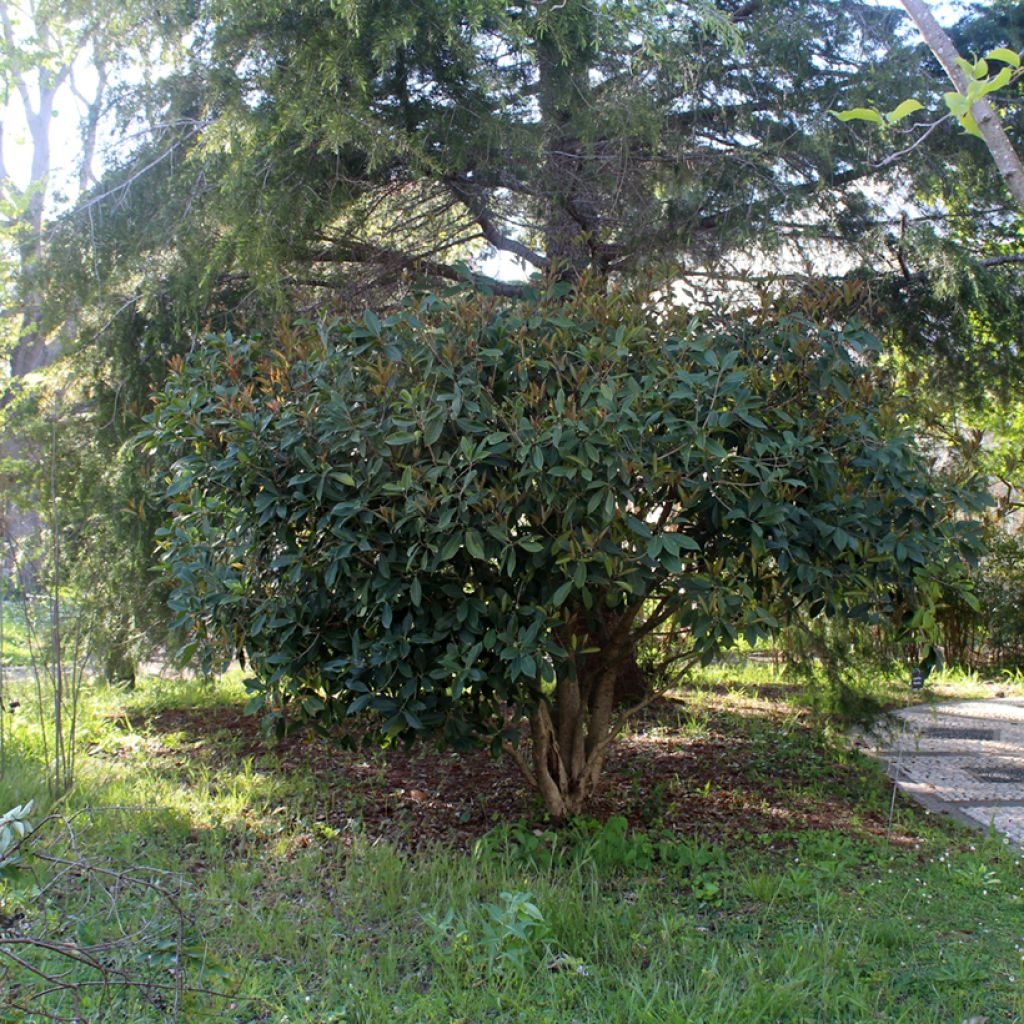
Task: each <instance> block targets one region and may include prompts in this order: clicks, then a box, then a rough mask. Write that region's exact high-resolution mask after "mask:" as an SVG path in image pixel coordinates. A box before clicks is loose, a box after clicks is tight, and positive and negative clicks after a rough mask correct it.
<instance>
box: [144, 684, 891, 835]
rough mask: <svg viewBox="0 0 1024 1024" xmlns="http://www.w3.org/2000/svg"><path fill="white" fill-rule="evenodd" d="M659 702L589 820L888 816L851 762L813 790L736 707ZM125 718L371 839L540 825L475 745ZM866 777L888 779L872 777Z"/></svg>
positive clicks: (185, 717) (508, 774)
mask: <svg viewBox="0 0 1024 1024" xmlns="http://www.w3.org/2000/svg"><path fill="white" fill-rule="evenodd" d="M663 704H664V706H663V707H661V708H654V709H651V710H650V711H649V712H648V714H647V715H646V716H645V718H644V720H643V721H641V722H638V723H635V724H634V729H633V731H632V732H630V733H629V734H628V735H626V736H624V737H622V738H621V739H620V740H619V741H618V742H617V743H616V745H615V746H614V747H613V748H612V750H611V752H610V753H609V756H608V759H607V761H606V765H605V772H604V779H603V784H602V787H601V789H600V791H599V792H598V793H597V795H596V796H595V798H594V800H593V803H592V805H591V807H590V813H591V814H592V815H593V816H594V817H595V818H598V819H601V820H604V819H606V818H607V817H609V816H610V815H612V814H622V815H624V816H625V817H626V818H627V819H628V820H629V821H630V824H631V825H634V826H641V827H655V828H659V829H665V830H667V831H671V832H673V833H676V834H679V835H691V836H694V835H699V836H702V837H703V838H705V839H709V840H714V841H721V840H726V839H733V840H735V839H742V838H743V837H751V836H754V835H759V834H765V833H774V834H779V839H780V840H781V841H786V839H787V838H788V834H789V833H794V832H797V831H805V830H808V829H839V830H842V831H845V832H849V833H850V834H855V835H883V834H884V833H885V831H886V821H885V818H884V816H882V815H881V813H880V812H874V813H872V812H871V811H866V810H865V808H864V806H863V805H860V806H859V805H858V803H859V799H858V798H859V797H860V796H862V795H863V788H864V785H865V777H864V775H863V773H862V772H860V771H858V769H856V768H854V767H850V766H848V765H843V764H836V763H831V762H828V761H827V759H826V760H825V761H824V762H823V763H822V764H821V765H820V766H819V771H818V773H817V775H816V776H815V778H817V779H818V780H820V781H821V782H823V783H825V784H824V785H821V786H818V787H816V788H811V787H809V786H808V777H807V773H806V769H805V768H804V767H802V766H801V764H800V758H799V757H797V758H789V759H788V760H787V759H785V758H783V759H779V761H778V763H776V761H775V760H774V759H771V760H766V758H765V755H764V751H763V747H762V750H761V754H760V757H757V756H753V755H754V753H755V750H754V745H753V743H752V739H751V736H752V734H751V733H749V732H745V731H743V730H738V729H737V728H736V718H737V709H736V708H735V705H734V706H733V708H732V709H730V711H729V712H728V713H723V714H721V715H713V716H712V717H711V719H710V720H709V721H708V723H707V725H706V727H705V728H703V729H701V730H699V731H698V732H697V734H696V735H694V736H688V735H685V734H681V733H680V732H679V731H678V729H677V728H674V727H673V726H666V721H667V718H666V716H665V712H671V716H670V717H671V721H672V723H673V725H674V724H675V723H676V722H677V716H678V713H679V712H678V709H679V705H678V704H677V703H673V702H671V701H665V702H663ZM739 710H740V711H742V712H743V713H745V714H759V715H768V716H771V717H772V718H778V723H777V724H778V727H779V730H780V735H781V734H782V733H783V732H784V731H785V730H788V731H789V732H790V733H792V732H793V731H794V730H806V729H809V725H807V724H806V723H800V722H797V721H796V720H795V719H794V716H793V711H792V709H791V708H787V707H786V706H784V705H767V706H766V705H765V704H764V703H763V702H755V701H752V702H750V707H749V708H746V709H742V708H741V709H739ZM783 719H785V724H783ZM794 723H795V724H794ZM135 727H136V728H138V729H139V730H140V731H143V732H145V733H147V734H148V735H149V736H150V737H152V738H153V739H154V740H155V741H157V742H156V743H155V745H154V746H153V747H151V748H149V750H148V754H149V755H150V756H153V755H155V756H158V757H160V756H163V757H167V758H170V759H174V760H175V761H176V762H177V763H178V764H179V766H181V767H182V768H186V767H187V766H188V765H191V764H196V763H205V764H206V765H207V766H208V767H209V768H211V769H212V770H229V771H230V770H240V769H241V767H242V765H243V764H244V763H245V761H246V760H247V759H250V758H251V759H253V761H254V763H255V766H256V770H257V771H259V772H264V773H267V774H272V775H275V776H279V777H281V778H282V779H283V780H287V779H289V778H290V777H295V776H301V777H302V779H303V780H308V781H310V783H311V785H310V786H309V789H308V792H311V793H313V794H314V798H313V800H312V802H310V801H309V799H308V797H307V798H305V799H304V801H303V806H302V807H301V809H298V810H297V813H299V814H301V816H302V817H303V818H304V819H305V820H307V821H310V822H316V823H318V824H320V825H326V826H330V827H332V828H336V829H340V830H346V831H352V830H353V829H355V830H358V831H359V832H360V833H361V834H363V835H364V836H367V837H368V838H370V839H376V838H387V839H389V840H390V841H392V842H396V843H398V844H399V845H401V846H404V847H407V848H415V847H419V846H423V845H429V844H433V843H446V844H449V845H452V846H455V847H458V848H465V847H469V846H472V844H473V843H474V842H475V841H476V840H477V839H479V838H480V837H481V836H482V835H484V834H485V833H486V832H488V831H490V830H491V829H492V828H494V827H495V826H496V825H499V824H508V823H512V822H516V821H524V822H525V823H526V824H528V825H529V826H531V827H536V828H543V827H545V821H544V814H543V808H542V806H541V804H540V802H539V800H538V799H537V797H536V796H535V795H534V794H532V793H531V792H530V791H529V790H528V788H527V787H526V785H525V783H524V782H523V780H522V779H521V777H520V776H519V774H518V772H517V771H516V770H515V768H514V767H513V766H512V764H511V762H510V761H509V760H507V759H501V760H497V761H496V760H494V759H492V758H491V757H490V756H489V755H488V753H486V752H484V751H478V752H472V753H468V754H455V753H452V752H450V751H437V750H435V749H434V748H432V747H430V746H427V745H423V744H421V745H419V746H417V747H414V748H412V749H411V750H404V749H401V748H397V749H393V750H388V751H379V750H373V751H365V750H364V751H356V752H353V751H348V750H344V749H341V748H339V747H337V746H335V745H333V744H331V743H329V742H327V741H325V740H323V739H320V738H318V737H315V736H312V735H310V734H306V733H300V734H298V735H293V736H291V737H289V738H286V739H285V740H282V741H281V742H279V743H277V744H276V745H274V746H273V747H269V746H268V745H267V743H266V741H265V740H264V739H263V737H262V736H261V734H260V732H259V726H258V722H257V720H256V719H255V718H253V717H248V716H246V715H244V714H243V713H242V709H241V708H240V707H220V708H213V709H198V710H193V709H187V708H181V709H173V710H165V711H162V712H159V713H154V714H153V715H151V716H149V717H147V718H146V719H144V720H143V721H142V722H141V723H140V722H136V723H135ZM765 727H766V728H767V726H765ZM172 734H180V735H181V737H182V740H183V742H184V746H183V745H182V744H181V743H180V742H177V741H176V742H175V743H172V744H169V745H168V744H162V743H160V737H161V736H170V735H172ZM868 784H874V785H878V786H882V785H884V783H882V782H881V781H879V780H877V779H876V780H874V782H873V783H872V782H871V780H870V779H869V780H868ZM873 804H874V805H875V806H876V807H880V806H882V805H883V804H884V801H880V800H876V801H873ZM897 838H898V837H897ZM903 838H904V840H905V841H910V839H911V837H906V836H905V837H903Z"/></svg>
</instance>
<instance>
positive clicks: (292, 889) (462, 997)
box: [0, 666, 1024, 1024]
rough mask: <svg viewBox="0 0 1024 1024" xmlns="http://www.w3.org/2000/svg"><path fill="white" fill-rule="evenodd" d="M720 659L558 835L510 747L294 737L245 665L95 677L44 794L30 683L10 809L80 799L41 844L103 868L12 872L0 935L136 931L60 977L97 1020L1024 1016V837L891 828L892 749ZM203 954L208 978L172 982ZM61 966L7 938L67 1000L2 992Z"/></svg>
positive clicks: (15, 981) (65, 936)
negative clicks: (117, 686) (259, 706)
mask: <svg viewBox="0 0 1024 1024" xmlns="http://www.w3.org/2000/svg"><path fill="white" fill-rule="evenodd" d="M697 682H698V684H699V685H698V686H697V688H696V689H695V690H694V691H692V692H689V693H687V694H685V695H682V694H681V695H678V699H674V700H668V701H665V702H664V703H663V704H662V705H660V706H659V707H657V708H655V709H654V710H653V711H652V713H651V714H650V715H648V716H646V717H645V718H644V720H643V721H642V722H640V723H638V725H637V728H636V729H635V730H634V731H633V732H632V733H631V734H630V735H629V736H627V737H626V738H625V739H624V742H623V743H622V744H621V745H620V748H619V749H618V751H617V753H616V755H615V757H614V758H612V760H611V763H610V764H609V768H608V780H607V784H606V787H605V789H604V791H603V792H602V794H601V797H600V798H599V799H598V801H597V802H596V804H595V815H596V820H593V821H590V822H585V823H581V824H579V825H577V826H576V827H575V828H573V829H569V830H566V831H563V832H560V833H555V832H553V831H551V830H550V829H549V828H547V827H546V825H545V822H544V820H543V816H542V813H541V811H540V808H539V805H538V804H537V803H536V802H535V801H534V800H533V799H532V798H531V797H530V796H529V795H528V794H526V793H525V791H523V790H522V788H521V786H520V785H519V784H518V782H517V781H516V780H515V778H514V777H513V776H511V775H510V774H509V773H508V772H507V771H506V770H505V768H504V766H503V765H497V766H495V765H492V764H490V762H489V761H488V760H487V759H486V758H478V759H476V760H474V759H470V761H469V762H468V763H466V762H461V761H459V760H458V759H457V758H454V757H452V756H451V755H446V754H444V755H442V754H437V753H435V752H433V751H421V752H415V751H414V752H412V753H408V754H406V753H401V752H399V753H396V754H395V755H394V756H392V757H385V756H383V755H381V754H373V753H367V752H363V753H357V754H348V753H345V752H340V751H334V750H333V749H331V748H329V747H327V746H325V745H323V744H320V743H316V744H314V743H308V742H306V741H305V740H303V739H301V738H299V739H295V740H293V741H289V743H288V744H286V745H285V746H284V747H283V748H281V749H279V750H276V751H271V750H269V749H267V748H265V747H264V746H263V745H262V743H261V742H260V740H259V738H258V737H257V736H256V735H255V734H254V732H253V729H252V725H251V720H244V719H241V718H240V716H239V714H238V707H239V705H240V704H241V702H242V694H241V693H240V687H239V685H238V682H237V680H232V679H230V678H229V679H224V680H220V681H217V682H215V683H209V684H202V683H199V682H173V681H162V680H157V679H151V680H146V681H145V682H144V683H143V685H142V686H140V688H139V689H138V690H137V691H136V692H134V693H132V694H125V693H123V692H119V691H115V690H105V689H99V690H97V691H95V692H92V693H90V695H89V697H88V699H87V700H86V701H85V703H84V706H83V708H82V718H81V729H80V739H81V744H82V750H83V753H82V755H81V759H80V762H79V781H78V785H77V786H76V788H75V790H74V791H73V792H72V793H71V794H70V795H69V796H68V797H67V798H65V799H64V800H63V801H61V802H60V803H59V804H58V805H56V806H54V807H52V808H50V807H49V805H48V802H47V798H46V795H45V785H44V782H43V777H44V773H43V766H42V764H41V760H42V755H41V740H40V735H39V731H38V727H37V726H35V725H34V724H33V719H32V715H31V709H30V708H29V707H27V706H26V707H25V708H22V709H19V712H18V716H16V721H15V729H14V735H13V739H12V740H11V742H10V744H9V749H8V751H7V767H6V772H5V775H4V778H3V779H2V780H0V808H2V809H6V808H7V807H9V806H13V805H15V804H21V803H23V802H24V801H25V800H27V799H29V798H35V799H36V800H37V801H38V806H37V809H36V811H35V813H34V814H33V815H32V817H33V818H34V819H35V820H36V821H37V822H38V821H39V820H41V819H42V817H43V815H44V812H45V811H46V810H47V809H52V810H53V811H54V812H59V813H60V814H62V815H64V816H66V817H67V818H69V819H70V820H71V826H70V827H71V829H72V831H73V836H74V848H73V849H72V846H71V842H70V838H69V835H70V834H69V833H68V832H67V831H66V830H65V828H64V825H63V824H61V823H59V822H56V821H51V822H50V823H49V824H47V825H45V826H44V827H43V828H42V829H41V831H40V835H41V839H40V844H41V845H40V848H41V849H43V850H44V851H48V852H49V853H50V854H51V855H53V854H59V855H60V856H63V857H66V858H68V859H75V858H77V859H78V860H79V861H80V862H81V863H82V864H83V865H84V864H85V862H86V861H88V862H89V864H90V865H91V868H90V869H89V870H84V869H82V870H79V871H78V872H77V874H76V873H75V872H74V871H72V872H70V873H68V874H63V875H62V874H61V872H62V870H63V868H62V866H61V865H59V864H54V863H53V862H49V863H36V864H35V865H30V864H25V865H24V867H25V868H28V867H32V866H34V867H35V868H36V874H35V876H34V877H33V876H30V875H29V873H28V872H27V871H26V870H22V871H20V872H13V873H11V872H9V873H8V877H7V880H6V881H5V882H0V953H2V952H4V951H5V950H6V951H7V952H15V953H25V954H26V955H25V959H28V960H29V962H30V963H31V964H32V965H35V966H38V967H43V968H47V967H49V968H51V969H52V968H54V966H55V965H56V964H57V962H58V959H59V957H58V953H59V950H54V949H51V950H50V951H49V952H45V951H43V952H41V951H40V950H39V949H38V948H37V947H33V948H31V949H27V948H26V947H24V946H17V945H12V944H11V937H12V936H17V935H26V934H46V935H48V936H49V937H50V941H51V942H57V943H64V946H63V951H64V952H67V951H68V950H73V949H88V950H92V949H95V948H96V947H97V946H102V944H103V943H104V941H107V940H109V939H110V938H111V937H112V936H113V937H114V938H117V936H119V935H125V936H128V940H126V941H120V942H117V943H113V944H112V945H111V946H110V948H109V950H108V952H107V953H106V954H105V955H106V957H107V961H106V964H105V966H106V968H107V969H108V970H110V969H116V970H120V971H123V972H124V977H126V978H127V977H128V976H131V977H145V978H147V979H148V980H149V982H150V986H151V987H150V988H149V989H148V990H147V991H146V992H142V993H140V992H139V991H137V990H134V989H132V988H131V987H125V988H118V989H112V990H104V989H102V988H99V987H96V988H85V989H79V990H78V991H77V992H71V991H64V992H60V993H54V994H53V995H51V996H50V997H49V999H48V1001H47V1002H46V1004H45V1009H46V1010H47V1011H48V1012H51V1013H58V1014H62V1015H64V1016H65V1017H67V1018H72V1017H77V1019H79V1020H82V1021H99V1020H108V1019H110V1020H118V1021H130V1022H134V1021H140V1022H142V1021H150V1020H152V1021H158V1020H170V1019H174V1018H175V1016H177V1018H178V1019H180V1020H183V1021H199V1020H206V1019H209V1020H217V1021H228V1022H248V1021H274V1022H282V1024H283V1022H286V1021H287V1022H298V1021H308V1022H341V1021H346V1022H378V1021H379V1022H382V1024H383V1022H388V1021H400V1022H409V1024H413V1022H445V1024H448V1022H455V1021H463V1022H465V1024H482V1022H530V1024H532V1022H551V1024H572V1022H579V1024H591V1022H599V1021H600V1022H603V1021H608V1022H620V1021H621V1022H626V1021H628V1022H658V1024H661V1022H665V1024H675V1022H693V1024H714V1022H722V1024H725V1022H729V1024H747V1022H750V1024H753V1022H763V1024H772V1022H794V1024H795V1022H805V1021H806V1022H823V1021H828V1022H833V1021H835V1022H865V1024H867V1022H879V1021H893V1022H895V1021H901V1022H907V1024H911V1022H913V1024H922V1022H935V1024H940V1022H941V1024H960V1022H961V1021H965V1020H970V1019H971V1018H987V1019H988V1021H990V1022H991V1024H996V1022H1000V1024H1003V1022H1010V1021H1021V1020H1024V981H1022V977H1021V975H1022V970H1024V960H1022V957H1024V898H1022V897H1024V867H1022V864H1021V859H1020V853H1019V851H1016V850H1014V849H1011V848H1009V847H1008V846H1007V845H1006V844H1005V843H1003V842H1001V841H1000V840H999V839H998V838H997V837H986V836H982V835H978V834H975V833H971V832H967V831H965V830H963V829H961V828H960V827H958V826H956V825H954V824H952V823H949V822H946V821H944V820H940V819H938V818H937V817H935V816H929V815H927V814H925V813H924V812H923V811H920V810H918V809H917V808H916V807H914V806H911V805H909V804H907V803H904V802H902V801H899V802H898V803H897V805H896V816H895V821H894V823H893V826H892V828H891V830H890V829H889V828H888V820H887V819H888V812H889V799H890V795H891V789H890V787H889V785H888V783H887V782H886V780H885V779H884V777H883V776H882V775H881V773H880V772H879V770H878V769H877V768H876V766H875V765H874V764H872V763H870V762H867V761H865V760H864V759H863V758H862V757H861V756H860V755H858V754H856V753H854V752H850V751H848V750H847V749H846V748H845V746H844V745H843V744H842V743H841V741H840V738H839V737H838V735H837V734H836V732H835V730H834V729H830V728H829V727H827V726H823V725H822V724H821V723H820V722H817V724H816V721H817V720H816V719H813V718H812V717H811V716H809V715H808V713H807V712H806V711H804V710H803V709H801V708H800V707H799V706H797V705H796V704H794V703H791V702H790V701H791V700H792V697H793V694H792V693H791V692H790V691H789V690H787V689H786V687H785V685H784V683H783V682H773V680H772V675H771V670H770V667H768V668H765V667H763V666H758V667H755V668H753V669H751V668H746V669H744V668H730V667H727V668H724V669H717V670H711V671H709V672H706V673H705V674H703V675H702V676H701V677H699V679H698V680H697ZM942 685H943V687H944V693H947V694H954V695H955V694H957V693H966V692H974V691H973V690H972V689H971V688H972V687H974V688H975V689H976V688H977V687H978V686H981V685H983V684H980V683H978V682H977V681H967V682H966V683H963V682H957V681H956V680H954V679H953V678H952V677H950V678H948V679H946V680H944V681H943V684H942ZM898 692H899V691H898V690H895V689H894V690H893V693H892V696H893V698H894V700H895V697H896V696H897V694H898ZM25 696H26V702H27V701H28V699H29V695H28V694H26V695H25ZM620 814H621V817H619V815H620ZM627 825H628V827H627ZM887 832H888V835H887ZM129 867H131V868H133V871H132V872H130V873H129V874H128V875H127V876H126V875H124V874H123V873H124V872H125V870H126V869H127V868H129ZM96 868H102V870H103V871H106V872H109V873H110V874H107V875H101V876H97V875H96V874H95V873H93V874H90V871H93V872H94V871H95V869H96ZM115 877H117V878H120V882H119V883H117V884H115V883H114V882H113V881H112V879H113V878H115ZM151 883H152V885H150V884H151ZM47 885H49V886H50V888H49V889H46V888H45V886H47ZM118 885H120V889H118ZM41 887H42V891H41ZM165 894H171V895H172V897H173V901H174V904H175V907H171V906H169V905H168V901H167V898H166V895H165ZM40 907H44V910H42V911H41V910H40V909H39V908H40ZM115 908H116V911H117V913H116V914H115V913H114V910H115ZM18 913H23V914H24V915H25V916H24V918H21V919H19V920H18V923H17V924H12V923H11V922H12V919H14V918H16V916H17V914H18ZM40 915H41V916H40ZM5 919H6V921H7V924H6V925H4V924H3V922H4V920H5ZM5 927H6V929H7V930H6V931H5V930H4V928H5ZM5 940H6V945H5ZM176 956H177V957H179V958H180V959H179V960H178V961H177V963H176V962H175V957H176ZM33 958H34V959H33ZM179 967H180V969H181V972H182V975H183V977H184V981H185V984H186V986H187V988H188V989H202V990H206V991H203V992H197V991H188V990H186V991H182V992H176V991H175V978H176V974H175V971H176V970H177V969H178V968H179ZM74 969H75V971H76V972H77V973H76V974H75V977H76V978H78V979H79V980H88V979H90V978H93V977H95V976H96V972H95V971H94V970H92V969H91V968H88V967H85V966H82V965H78V966H77V967H75V968H74ZM3 971H7V972H8V973H7V974H6V976H5V975H4V974H3V973H2V972H3ZM37 982H39V979H38V978H33V976H32V975H31V974H30V972H29V971H28V970H27V969H25V968H17V967H16V965H15V964H14V963H13V962H12V961H11V960H10V959H9V958H7V959H6V960H5V959H4V957H2V956H0V1021H8V1020H11V1021H13V1020H42V1019H44V1018H43V1017H42V1016H24V1015H22V1016H19V1015H18V1011H16V1010H14V1009H10V1008H8V1009H4V1008H3V1007H4V1005H5V1001H6V1003H7V1004H12V1003H17V1002H19V1001H20V1002H22V1003H25V1002H28V1001H29V997H30V995H31V993H32V990H33V989H32V986H33V985H35V984H36V983H37ZM76 999H77V1000H78V1002H77V1004H76V1002H75V1000H76ZM5 1014H6V1016H5Z"/></svg>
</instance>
